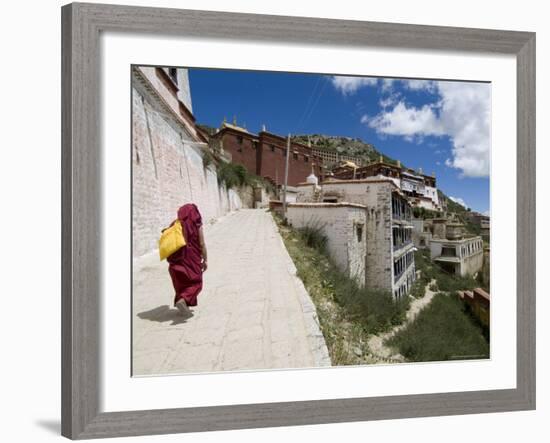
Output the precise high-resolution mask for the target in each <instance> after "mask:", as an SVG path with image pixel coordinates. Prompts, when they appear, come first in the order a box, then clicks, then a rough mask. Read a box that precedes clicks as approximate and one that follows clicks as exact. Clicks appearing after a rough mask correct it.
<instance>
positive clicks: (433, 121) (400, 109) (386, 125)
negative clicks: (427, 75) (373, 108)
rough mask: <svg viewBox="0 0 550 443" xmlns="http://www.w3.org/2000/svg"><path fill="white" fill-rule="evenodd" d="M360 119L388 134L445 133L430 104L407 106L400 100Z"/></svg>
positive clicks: (409, 135) (407, 135)
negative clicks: (392, 106)
mask: <svg viewBox="0 0 550 443" xmlns="http://www.w3.org/2000/svg"><path fill="white" fill-rule="evenodd" d="M361 121H362V122H363V123H368V125H369V126H370V127H371V128H374V129H376V131H377V132H381V133H384V134H389V135H403V136H406V137H412V136H414V135H444V134H445V132H444V131H443V128H442V126H441V122H440V121H439V119H438V117H437V115H436V113H435V112H434V109H433V106H432V105H424V106H422V107H421V108H414V107H411V108H409V107H407V105H406V104H405V103H404V102H403V101H400V102H399V103H397V105H395V107H394V108H393V109H392V110H390V111H387V112H381V113H380V114H378V115H376V116H375V117H372V118H368V119H367V120H364V119H361Z"/></svg>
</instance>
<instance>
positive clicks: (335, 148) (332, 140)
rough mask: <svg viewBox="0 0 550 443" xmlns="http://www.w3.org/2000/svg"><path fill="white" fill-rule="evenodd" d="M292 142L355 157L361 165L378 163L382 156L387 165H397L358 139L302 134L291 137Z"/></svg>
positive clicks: (373, 147)
mask: <svg viewBox="0 0 550 443" xmlns="http://www.w3.org/2000/svg"><path fill="white" fill-rule="evenodd" d="M292 140H294V141H297V142H299V143H303V144H305V145H307V144H308V142H311V147H312V148H316V149H323V150H326V151H329V152H337V153H339V154H342V155H349V156H351V157H357V158H358V159H360V160H361V162H362V163H367V162H374V161H378V160H379V159H380V156H382V158H383V159H384V161H385V162H387V163H393V164H396V163H397V162H396V161H395V160H394V159H392V158H390V157H388V156H387V155H385V154H384V153H382V152H380V151H378V150H377V149H376V147H375V146H374V145H373V144H371V143H366V142H364V141H363V140H361V139H360V138H352V137H343V136H332V135H322V134H302V135H295V136H293V137H292Z"/></svg>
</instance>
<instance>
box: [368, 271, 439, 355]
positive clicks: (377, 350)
mask: <svg viewBox="0 0 550 443" xmlns="http://www.w3.org/2000/svg"><path fill="white" fill-rule="evenodd" d="M432 283H435V280H432V281H431V282H430V283H429V284H428V285H426V293H425V295H424V297H422V298H415V299H414V300H413V301H412V302H411V305H410V307H409V310H408V311H407V315H406V319H405V321H404V322H403V323H402V324H400V325H399V326H396V327H394V328H393V329H391V330H390V331H388V332H384V333H382V334H379V335H373V336H372V337H370V338H369V341H368V347H369V351H370V353H371V355H372V357H373V358H374V360H375V362H376V363H402V362H404V361H405V358H404V357H403V356H402V355H401V354H399V353H397V352H396V350H395V349H392V348H390V347H388V346H386V345H385V344H384V342H385V341H386V340H387V339H389V338H390V337H392V336H393V335H395V334H396V333H397V332H398V331H400V330H401V329H403V328H405V327H406V326H407V325H408V324H409V323H411V322H412V321H413V320H414V319H415V318H416V316H417V315H418V313H419V312H420V311H421V310H422V309H424V308H425V307H426V306H427V305H428V304H429V303H430V302H431V301H432V299H433V298H434V296H435V294H436V292H433V291H432V290H430V288H429V287H430V285H431V284H432Z"/></svg>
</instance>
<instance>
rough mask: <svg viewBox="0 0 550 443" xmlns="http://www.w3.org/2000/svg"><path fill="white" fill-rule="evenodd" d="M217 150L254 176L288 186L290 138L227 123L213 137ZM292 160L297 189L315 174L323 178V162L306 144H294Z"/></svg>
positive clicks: (291, 180) (293, 182)
mask: <svg viewBox="0 0 550 443" xmlns="http://www.w3.org/2000/svg"><path fill="white" fill-rule="evenodd" d="M210 145H211V146H212V148H213V149H217V150H221V151H222V152H224V153H226V154H228V155H229V156H230V157H231V161H232V162H233V163H239V164H241V165H243V166H244V167H245V168H246V169H247V170H248V172H250V173H251V174H255V175H258V176H260V177H263V178H265V179H267V180H269V181H270V182H272V183H273V184H275V185H276V186H282V185H283V184H284V177H285V164H286V152H287V138H286V137H283V136H280V135H277V134H273V133H271V132H268V131H267V130H266V129H265V126H264V127H263V128H262V131H260V132H259V133H258V134H254V133H251V132H249V131H248V130H247V129H246V127H245V126H244V125H243V126H239V125H238V124H237V122H236V120H234V121H233V123H227V122H226V121H224V122H223V123H222V125H221V127H220V128H219V130H218V132H216V133H215V134H214V135H213V136H211V137H210ZM289 155H290V156H289V159H288V185H289V186H295V185H297V184H298V183H300V182H303V181H304V180H306V177H308V176H309V175H310V174H311V173H313V174H314V175H316V176H317V177H323V175H324V166H323V161H322V159H321V158H320V157H319V156H318V155H317V154H316V153H315V152H314V150H313V149H312V148H311V147H309V146H307V145H304V144H302V143H298V142H296V141H291V143H290V154H289Z"/></svg>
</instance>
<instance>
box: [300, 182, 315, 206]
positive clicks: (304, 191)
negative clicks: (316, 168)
mask: <svg viewBox="0 0 550 443" xmlns="http://www.w3.org/2000/svg"><path fill="white" fill-rule="evenodd" d="M296 189H297V190H298V194H297V195H296V202H298V203H303V202H313V201H314V192H315V185H313V184H308V185H300V186H297V187H296Z"/></svg>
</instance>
